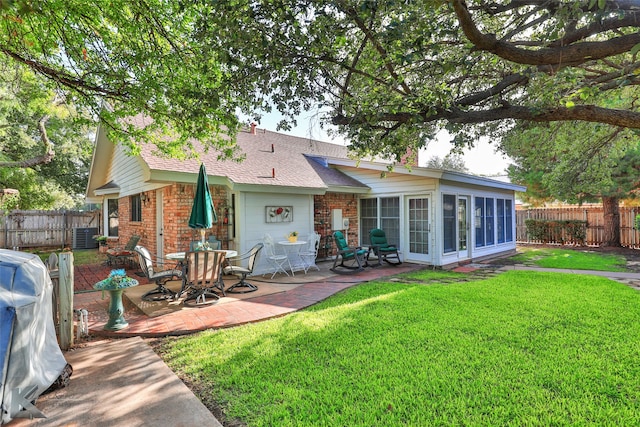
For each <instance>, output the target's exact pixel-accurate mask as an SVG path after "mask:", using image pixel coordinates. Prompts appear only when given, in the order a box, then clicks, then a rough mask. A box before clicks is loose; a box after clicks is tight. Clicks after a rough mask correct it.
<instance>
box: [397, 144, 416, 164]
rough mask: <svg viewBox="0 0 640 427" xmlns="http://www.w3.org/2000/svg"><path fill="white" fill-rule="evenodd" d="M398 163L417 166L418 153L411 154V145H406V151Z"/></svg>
mask: <svg viewBox="0 0 640 427" xmlns="http://www.w3.org/2000/svg"><path fill="white" fill-rule="evenodd" d="M412 157H413V158H412ZM400 164H401V165H408V166H418V155H417V154H416V155H415V156H414V155H413V150H412V149H411V147H407V152H406V154H405V155H404V156H402V158H401V159H400Z"/></svg>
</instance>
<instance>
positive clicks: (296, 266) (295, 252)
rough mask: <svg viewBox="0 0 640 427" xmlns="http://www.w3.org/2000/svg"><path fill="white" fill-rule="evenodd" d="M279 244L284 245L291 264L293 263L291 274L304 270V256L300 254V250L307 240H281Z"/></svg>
mask: <svg viewBox="0 0 640 427" xmlns="http://www.w3.org/2000/svg"><path fill="white" fill-rule="evenodd" d="M278 244H279V245H280V246H282V248H283V250H284V253H285V254H286V255H287V258H288V259H289V264H291V274H292V275H293V274H294V272H295V271H300V270H303V271H304V270H305V265H304V261H303V260H302V257H301V256H300V250H301V249H302V248H303V247H304V246H305V245H306V244H307V242H305V241H304V240H297V241H295V242H290V241H289V240H281V241H279V242H278Z"/></svg>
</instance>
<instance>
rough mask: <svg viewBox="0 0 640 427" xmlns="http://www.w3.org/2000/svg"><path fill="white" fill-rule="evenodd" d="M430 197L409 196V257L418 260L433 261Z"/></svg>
mask: <svg viewBox="0 0 640 427" xmlns="http://www.w3.org/2000/svg"><path fill="white" fill-rule="evenodd" d="M430 206H431V202H430V198H429V197H408V198H407V215H408V233H409V236H408V239H407V240H408V250H409V258H411V259H415V260H416V261H424V262H430V261H431V251H430V249H431V248H430V245H431V237H430V235H431V222H430V219H431V218H430Z"/></svg>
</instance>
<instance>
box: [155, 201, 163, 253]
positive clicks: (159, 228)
mask: <svg viewBox="0 0 640 427" xmlns="http://www.w3.org/2000/svg"><path fill="white" fill-rule="evenodd" d="M163 201H164V198H163V190H162V189H161V188H160V189H158V190H156V246H157V247H156V252H157V254H158V257H159V258H160V259H162V258H164V209H163V207H164V203H163Z"/></svg>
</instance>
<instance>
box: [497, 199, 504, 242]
mask: <svg viewBox="0 0 640 427" xmlns="http://www.w3.org/2000/svg"><path fill="white" fill-rule="evenodd" d="M496 211H497V215H498V216H497V222H496V225H497V227H496V228H497V231H498V243H504V238H505V233H504V231H505V216H504V199H496Z"/></svg>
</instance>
